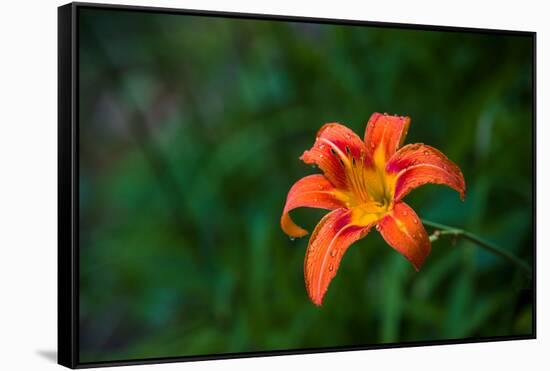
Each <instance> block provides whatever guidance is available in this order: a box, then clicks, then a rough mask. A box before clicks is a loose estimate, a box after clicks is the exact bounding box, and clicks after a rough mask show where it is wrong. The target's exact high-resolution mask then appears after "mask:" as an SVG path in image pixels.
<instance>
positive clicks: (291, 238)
mask: <svg viewBox="0 0 550 371" xmlns="http://www.w3.org/2000/svg"><path fill="white" fill-rule="evenodd" d="M288 238H289V239H290V240H291V241H294V240H295V239H296V237H292V236H289V237H288Z"/></svg>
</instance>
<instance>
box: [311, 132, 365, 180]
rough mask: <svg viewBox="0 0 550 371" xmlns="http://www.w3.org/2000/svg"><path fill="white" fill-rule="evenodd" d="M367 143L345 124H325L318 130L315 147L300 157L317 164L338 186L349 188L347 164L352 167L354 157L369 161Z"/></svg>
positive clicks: (358, 159)
mask: <svg viewBox="0 0 550 371" xmlns="http://www.w3.org/2000/svg"><path fill="white" fill-rule="evenodd" d="M367 155H368V154H367V149H366V147H365V144H364V143H363V141H362V140H361V138H359V137H358V136H357V134H355V133H354V132H353V131H352V130H350V129H349V128H347V127H345V126H344V125H341V124H337V123H332V124H325V125H323V127H321V129H319V131H318V132H317V138H316V140H315V143H314V144H313V147H311V149H310V150H308V151H305V152H304V154H303V155H302V156H301V157H300V159H301V160H302V161H304V162H305V163H306V164H316V165H318V166H319V168H320V169H321V170H323V172H324V173H325V176H326V177H327V178H328V179H329V180H330V181H331V182H332V184H334V186H336V187H337V188H340V189H344V188H348V184H347V179H346V166H349V167H348V168H351V163H352V161H353V159H355V161H356V162H358V161H361V159H362V161H363V163H364V162H365V161H368V159H366V157H367Z"/></svg>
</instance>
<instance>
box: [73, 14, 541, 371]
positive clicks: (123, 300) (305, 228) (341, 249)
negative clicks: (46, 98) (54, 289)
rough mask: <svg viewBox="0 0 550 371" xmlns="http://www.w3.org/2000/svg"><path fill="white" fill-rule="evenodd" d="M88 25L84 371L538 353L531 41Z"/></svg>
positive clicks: (285, 27) (81, 26) (82, 111)
mask: <svg viewBox="0 0 550 371" xmlns="http://www.w3.org/2000/svg"><path fill="white" fill-rule="evenodd" d="M268 18H269V17H267V18H266V19H255V18H250V17H249V18H246V17H238V16H235V15H234V16H232V17H226V16H222V15H212V14H185V13H183V14H181V13H177V12H170V11H161V10H159V11H143V10H142V11H137V10H134V9H124V8H118V9H109V8H101V7H92V6H90V7H86V6H83V7H80V8H79V9H78V23H77V25H78V29H77V37H78V50H77V53H78V75H77V76H78V184H77V187H78V231H79V234H78V318H77V321H78V339H77V341H78V360H79V362H80V363H82V364H86V363H101V362H117V361H126V360H147V359H162V358H170V357H190V356H206V357H208V356H220V355H232V354H233V355H238V354H250V353H255V352H259V353H258V354H261V352H275V353H276V352H278V351H284V352H288V351H303V350H310V351H316V350H327V349H332V350H339V349H347V348H350V347H366V348H369V347H380V346H395V345H406V344H410V345H422V344H438V343H445V342H456V341H464V342H467V341H480V340H501V339H502V340H503V339H515V338H529V337H532V336H533V335H534V320H535V316H534V282H533V264H534V258H535V256H534V251H535V250H534V244H535V241H534V197H535V194H534V149H533V146H534V139H533V138H534V124H533V122H534V117H533V91H534V88H533V86H534V80H533V74H534V70H533V69H534V65H533V63H534V60H533V52H534V51H533V47H534V46H533V37H532V36H530V35H526V34H521V33H510V32H489V31H487V32H483V31H476V30H449V29H432V28H423V27H398V26H391V25H377V24H358V23H357V24H352V23H342V24H340V23H338V22H319V21H315V20H299V19H286V20H285V19H268Z"/></svg>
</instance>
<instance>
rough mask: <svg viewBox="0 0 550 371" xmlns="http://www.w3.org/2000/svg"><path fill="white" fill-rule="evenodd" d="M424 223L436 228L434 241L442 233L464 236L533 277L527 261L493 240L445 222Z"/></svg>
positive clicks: (425, 221)
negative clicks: (490, 240)
mask: <svg viewBox="0 0 550 371" xmlns="http://www.w3.org/2000/svg"><path fill="white" fill-rule="evenodd" d="M422 223H424V225H425V226H428V227H431V228H434V229H435V231H434V233H433V234H432V235H431V236H430V241H432V242H433V241H437V240H438V239H439V236H442V235H451V236H454V237H461V238H464V239H465V240H468V241H470V242H472V243H475V244H476V245H478V246H480V247H482V248H484V249H485V250H487V251H490V252H492V253H493V254H495V255H499V256H501V257H503V258H504V259H506V260H508V261H509V262H510V263H513V264H514V265H516V266H517V267H518V268H520V269H521V270H523V272H524V273H525V274H527V275H528V276H529V277H530V278H531V277H532V274H533V271H532V269H531V267H530V266H529V265H528V264H527V263H525V262H524V261H523V260H521V259H520V258H518V257H517V256H515V255H513V254H511V253H509V252H508V251H506V250H504V249H503V248H501V247H499V246H497V245H495V244H494V243H492V242H489V241H487V240H485V239H483V238H481V237H479V236H476V235H475V234H473V233H470V232H467V231H465V230H463V229H460V228H456V227H451V226H448V225H445V224H440V223H435V222H431V221H429V220H424V219H422Z"/></svg>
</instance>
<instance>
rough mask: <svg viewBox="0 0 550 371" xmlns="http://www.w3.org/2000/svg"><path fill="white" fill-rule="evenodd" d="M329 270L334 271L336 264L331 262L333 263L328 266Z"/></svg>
mask: <svg viewBox="0 0 550 371" xmlns="http://www.w3.org/2000/svg"><path fill="white" fill-rule="evenodd" d="M328 270H329V271H331V272H332V271H333V270H334V266H333V265H332V264H331V265H330V266H329V267H328Z"/></svg>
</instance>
